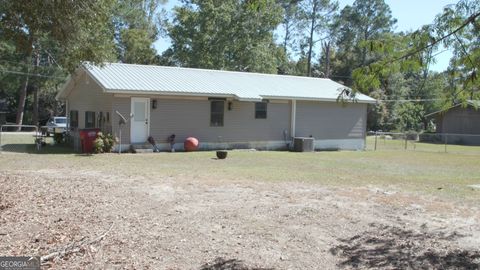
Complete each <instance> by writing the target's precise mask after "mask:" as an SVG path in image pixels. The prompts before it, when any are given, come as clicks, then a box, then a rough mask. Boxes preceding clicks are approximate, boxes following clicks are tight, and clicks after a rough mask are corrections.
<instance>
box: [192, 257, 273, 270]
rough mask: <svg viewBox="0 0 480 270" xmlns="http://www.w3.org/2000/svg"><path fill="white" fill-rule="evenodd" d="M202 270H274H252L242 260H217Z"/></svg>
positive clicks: (257, 269)
mask: <svg viewBox="0 0 480 270" xmlns="http://www.w3.org/2000/svg"><path fill="white" fill-rule="evenodd" d="M200 270H273V268H255V267H253V268H250V267H248V266H247V265H245V263H244V262H243V261H241V260H237V259H229V260H226V259H224V258H216V259H215V260H214V261H213V262H211V263H206V264H204V265H202V266H201V267H200Z"/></svg>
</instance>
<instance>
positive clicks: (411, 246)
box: [330, 224, 480, 269]
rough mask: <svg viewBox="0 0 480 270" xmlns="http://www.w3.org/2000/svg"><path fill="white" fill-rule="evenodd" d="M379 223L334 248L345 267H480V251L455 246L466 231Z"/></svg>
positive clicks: (343, 240) (331, 250)
mask: <svg viewBox="0 0 480 270" xmlns="http://www.w3.org/2000/svg"><path fill="white" fill-rule="evenodd" d="M371 226H372V227H375V229H373V230H372V231H366V232H364V233H362V234H359V235H356V236H354V237H351V238H348V239H340V242H342V244H340V245H338V246H336V247H334V248H331V249H330V252H331V253H332V254H333V255H337V256H340V257H342V258H343V259H344V260H343V261H341V262H340V263H339V265H338V266H339V267H344V268H387V269H392V268H393V269H480V251H479V250H476V251H471V250H460V249H458V248H455V247H452V245H451V244H452V243H453V241H455V240H456V239H458V238H459V237H462V235H459V234H456V233H453V234H450V235H445V234H432V233H421V232H414V231H411V230H404V229H402V228H398V227H393V226H382V225H375V224H371Z"/></svg>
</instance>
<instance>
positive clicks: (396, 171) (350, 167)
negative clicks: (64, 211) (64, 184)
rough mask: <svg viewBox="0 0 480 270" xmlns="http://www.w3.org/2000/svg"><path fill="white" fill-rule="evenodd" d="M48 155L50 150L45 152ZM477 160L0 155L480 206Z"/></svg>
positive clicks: (12, 160) (4, 164)
mask: <svg viewBox="0 0 480 270" xmlns="http://www.w3.org/2000/svg"><path fill="white" fill-rule="evenodd" d="M48 147H50V148H52V149H49V151H52V152H54V153H61V152H62V151H59V150H55V148H54V146H48ZM478 165H479V156H476V155H469V154H456V153H438V152H420V151H398V150H397V151H376V152H374V151H340V152H316V153H290V152H251V151H231V152H230V153H229V156H228V158H227V159H226V160H216V159H215V152H194V153H157V154H121V155H119V154H101V155H91V156H86V155H78V154H43V155H37V154H12V153H3V154H1V155H0V170H10V169H14V168H17V169H20V168H21V169H23V170H41V169H50V170H72V169H73V170H82V171H95V172H99V173H103V174H106V175H115V174H121V175H125V176H145V177H149V178H151V177H155V178H165V177H174V178H176V179H183V180H187V181H189V180H203V179H206V180H208V181H215V180H216V179H219V180H222V181H243V180H258V181H269V182H275V181H295V182H310V183H318V184H321V185H325V186H329V187H379V188H384V189H394V190H405V191H409V192H413V193H416V194H419V195H422V194H423V195H425V194H428V195H433V196H440V197H443V198H447V199H452V200H462V201H464V202H480V196H479V195H480V190H478V189H473V188H471V187H469V186H468V185H472V184H480V166H478Z"/></svg>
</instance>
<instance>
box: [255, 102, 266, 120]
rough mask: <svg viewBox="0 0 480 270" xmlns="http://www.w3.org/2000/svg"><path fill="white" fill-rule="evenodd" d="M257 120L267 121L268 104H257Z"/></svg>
mask: <svg viewBox="0 0 480 270" xmlns="http://www.w3.org/2000/svg"><path fill="white" fill-rule="evenodd" d="M255 119H267V103H266V102H256V103H255Z"/></svg>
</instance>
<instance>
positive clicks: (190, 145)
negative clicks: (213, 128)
mask: <svg viewBox="0 0 480 270" xmlns="http://www.w3.org/2000/svg"><path fill="white" fill-rule="evenodd" d="M183 147H184V148H185V151H187V152H190V151H195V150H197V149H198V139H197V138H194V137H188V138H187V139H185V142H184V143H183Z"/></svg>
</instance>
